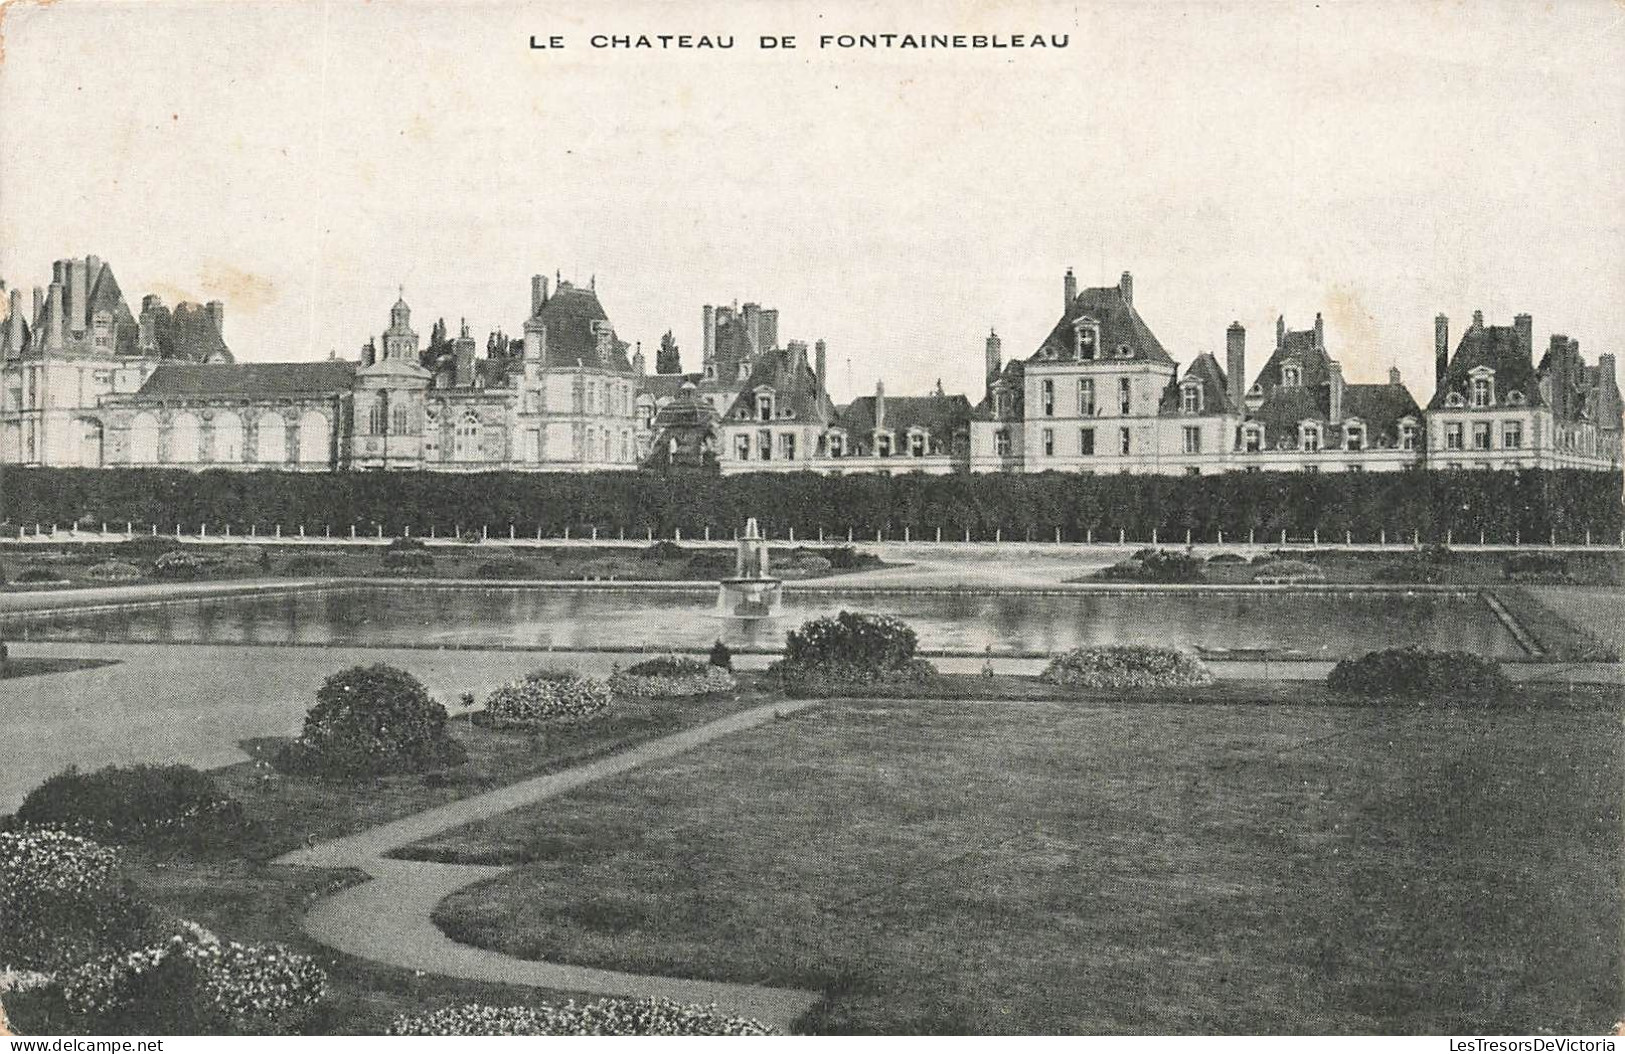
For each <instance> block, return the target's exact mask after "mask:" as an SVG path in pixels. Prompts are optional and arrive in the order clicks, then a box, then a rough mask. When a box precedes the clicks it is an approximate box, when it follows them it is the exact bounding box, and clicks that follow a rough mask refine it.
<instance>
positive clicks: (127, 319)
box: [87, 263, 231, 362]
mask: <svg viewBox="0 0 1625 1054" xmlns="http://www.w3.org/2000/svg"><path fill="white" fill-rule="evenodd" d="M88 312H89V314H88V316H87V317H88V318H90V319H94V318H95V317H96V316H97V315H98V314H101V313H102V312H106V313H107V314H108V315H109V316H110V317H111V318H112V320H113V330H114V333H115V334H117V336H116V337H115V339H114V344H113V353H114V354H115V355H138V354H140V352H141V347H140V344H141V329H140V326H138V325H137V324H136V320H135V316H134V315H133V314H131V313H130V305H129V304H128V303H127V302H126V301H125V299H124V292H123V291H122V290H121V289H119V284H118V279H117V278H115V277H114V276H113V267H112V265H111V264H108V263H103V264H102V266H101V270H100V271H99V272H98V273H97V274H96V275H95V276H94V279H93V284H92V285H91V287H90V299H89V306H88ZM209 328H210V329H213V328H214V327H213V324H212V323H211V324H210V326H209ZM215 336H216V337H217V338H218V337H219V334H218V333H217V334H215ZM160 347H162V345H161V344H160ZM225 347H226V345H225V342H224V341H223V340H222V341H220V349H221V350H222V351H224V353H225V356H226V361H227V362H230V361H231V352H230V351H226V350H225Z"/></svg>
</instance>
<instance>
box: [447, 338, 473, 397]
mask: <svg viewBox="0 0 1625 1054" xmlns="http://www.w3.org/2000/svg"><path fill="white" fill-rule="evenodd" d="M451 361H452V377H451V383H452V386H453V387H455V388H472V387H474V340H473V338H471V337H458V338H457V339H456V340H455V341H453V342H452V345H451Z"/></svg>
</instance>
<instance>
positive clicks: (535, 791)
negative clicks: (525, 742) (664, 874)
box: [275, 701, 819, 1032]
mask: <svg viewBox="0 0 1625 1054" xmlns="http://www.w3.org/2000/svg"><path fill="white" fill-rule="evenodd" d="M811 705H813V704H812V702H810V701H808V702H784V703H775V704H773V705H771V706H759V707H756V708H754V709H751V710H742V711H740V712H739V713H737V714H730V715H728V716H727V717H723V718H719V719H718V720H715V721H712V722H709V723H708V724H704V725H700V726H698V727H696V728H690V729H687V730H685V731H682V732H678V733H675V734H673V735H670V736H666V737H664V738H662V739H656V740H651V741H650V742H647V743H642V744H640V745H638V746H636V747H633V748H632V749H631V750H627V751H624V752H623V753H620V754H615V755H612V756H610V757H607V758H602V759H600V760H598V761H594V762H591V763H589V764H586V765H581V766H578V767H576V768H573V769H566V770H564V771H563V772H555V773H552V774H550V775H547V776H537V777H535V778H534V779H528V780H524V781H522V782H520V783H514V784H511V785H509V786H507V787H500V788H498V789H496V790H493V791H488V792H486V793H485V794H478V795H475V796H473V797H471V798H464V799H462V800H461V801H455V802H451V803H449V804H446V805H442V806H440V807H438V808H434V809H430V810H428V811H427V812H421V813H417V814H416V815H413V816H408V817H405V818H403V819H400V820H396V821H394V822H392V823H386V824H383V825H381V826H378V827H373V828H370V829H368V830H365V831H361V832H359V833H357V834H353V835H350V836H349V837H347V838H340V839H337V840H335V841H331V842H324V843H321V844H319V845H316V846H314V847H312V848H310V849H300V850H297V851H295V852H292V853H288V854H286V855H285V856H281V857H278V858H277V859H276V861H275V863H278V864H287V865H292V866H296V867H334V868H350V867H353V868H359V869H361V870H363V871H365V872H366V873H367V874H369V875H371V876H372V881H370V882H364V883H362V884H361V885H359V886H353V887H351V888H349V889H346V890H342V891H341V892H339V893H336V894H334V895H333V896H331V897H328V898H326V899H324V900H321V901H318V902H317V904H316V905H315V906H314V907H313V908H312V909H311V911H310V913H309V914H307V915H306V916H305V922H304V925H305V931H306V932H307V933H309V934H310V935H311V936H312V937H315V938H316V939H317V940H319V941H321V942H322V943H323V944H326V945H328V946H329V947H332V948H336V949H338V950H339V951H342V952H347V953H349V954H351V955H357V956H360V957H362V958H365V959H373V960H376V961H378V962H382V963H388V964H390V965H392V966H403V967H406V968H407V969H412V970H423V971H425V972H428V973H438V974H445V975H448V976H451V977H463V978H468V979H471V980H479V981H495V982H499V983H502V984H519V985H530V986H532V987H536V988H552V989H558V990H561V991H570V992H592V993H595V994H598V995H610V996H627V997H634V998H643V997H650V996H654V997H663V998H666V999H675V1000H677V1001H679V1002H683V1003H700V1004H705V1003H715V1004H717V1005H718V1006H719V1007H722V1008H723V1009H726V1010H729V1011H731V1012H733V1013H737V1014H741V1015H743V1016H745V1017H750V1018H755V1019H756V1020H757V1021H760V1022H762V1023H763V1024H765V1025H768V1026H770V1027H772V1028H774V1029H777V1030H779V1031H781V1032H783V1031H788V1029H789V1027H790V1025H791V1024H792V1023H793V1022H794V1021H795V1020H796V1019H797V1018H798V1017H800V1016H801V1015H802V1014H804V1013H806V1012H807V1010H809V1009H810V1008H811V1007H812V1006H813V1004H814V1003H816V1002H817V1001H818V999H819V994H818V993H817V992H809V991H803V990H801V989H795V988H765V987H761V986H758V985H747V984H728V983H725V982H720V981H696V980H688V979H683V978H675V977H650V976H644V975H640V974H629V973H620V972H618V971H614V970H598V969H593V968H590V967H585V966H569V965H564V964H561V963H548V962H539V961H535V960H530V959H518V958H515V957H513V956H511V955H504V954H502V953H500V952H494V951H488V950H486V949H484V948H475V947H473V946H471V945H467V944H459V943H458V942H456V941H454V940H452V939H451V938H450V937H447V936H446V935H445V934H444V933H442V932H441V930H440V928H439V927H438V926H436V925H435V924H434V921H433V919H432V918H431V915H432V914H433V912H434V909H435V906H436V905H438V904H439V903H440V901H442V900H443V899H445V898H446V897H447V896H448V895H450V894H451V893H453V892H455V891H456V890H458V889H461V888H463V887H464V886H467V885H471V884H473V883H475V882H479V881H481V880H482V879H487V878H491V877H493V876H495V875H499V874H501V873H502V872H503V871H506V870H508V869H507V868H503V867H477V866H472V865H465V864H435V863H428V862H425V861H417V860H394V859H390V858H389V856H388V854H389V853H391V852H394V851H395V850H397V849H400V848H402V847H404V846H408V845H411V844H412V843H414V842H417V841H421V840H422V839H424V838H428V837H430V836H432V835H435V834H439V833H440V832H442V831H445V830H449V829H451V828H453V827H461V826H463V825H464V824H468V823H472V822H474V821H477V820H483V819H486V818H488V817H491V816H497V815H500V814H502V813H505V812H508V811H510V810H512V809H516V808H519V807H520V806H523V805H529V804H531V803H532V802H538V801H542V800H544V799H547V798H553V797H557V796H558V795H561V794H566V793H568V792H570V791H572V790H574V789H575V788H577V787H580V786H583V785H584V784H587V783H591V782H593V781H595V780H601V779H605V778H607V777H610V776H616V775H619V774H621V773H623V772H627V771H629V770H631V769H634V768H636V767H638V766H639V765H646V764H648V763H649V762H652V761H659V760H661V759H663V758H668V757H672V756H673V755H676V754H680V753H682V752H684V751H687V750H692V749H693V748H694V747H697V746H700V745H701V744H704V743H708V742H710V741H711V740H713V739H717V738H720V737H722V736H726V735H731V734H733V733H735V732H742V731H745V730H747V729H751V728H755V727H757V726H759V725H763V724H766V723H768V722H770V721H772V720H774V718H775V716H776V715H778V714H787V713H792V712H794V711H796V710H800V709H803V708H805V707H807V706H811Z"/></svg>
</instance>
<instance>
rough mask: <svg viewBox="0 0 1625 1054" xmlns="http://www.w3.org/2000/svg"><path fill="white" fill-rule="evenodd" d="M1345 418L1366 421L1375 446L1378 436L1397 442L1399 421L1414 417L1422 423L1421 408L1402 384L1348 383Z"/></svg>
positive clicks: (1344, 389) (1367, 434)
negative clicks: (1356, 418)
mask: <svg viewBox="0 0 1625 1054" xmlns="http://www.w3.org/2000/svg"><path fill="white" fill-rule="evenodd" d="M1343 417H1344V419H1345V420H1346V419H1348V418H1350V417H1358V418H1359V419H1360V420H1361V421H1363V422H1365V432H1366V442H1367V443H1369V444H1372V445H1375V444H1376V442H1377V440H1378V438H1379V437H1387V438H1388V439H1389V440H1391V441H1393V442H1398V441H1399V422H1400V421H1402V420H1404V419H1405V418H1407V417H1412V418H1415V419H1416V421H1417V423H1418V424H1420V423H1421V421H1422V408H1421V407H1420V406H1417V405H1416V400H1415V399H1414V398H1412V397H1411V393H1410V389H1408V388H1406V387H1405V386H1404V385H1403V384H1345V385H1343ZM1339 424H1341V422H1339Z"/></svg>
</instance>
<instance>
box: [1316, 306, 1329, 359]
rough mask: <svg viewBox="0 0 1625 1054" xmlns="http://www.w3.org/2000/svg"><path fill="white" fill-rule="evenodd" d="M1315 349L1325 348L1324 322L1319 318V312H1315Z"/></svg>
mask: <svg viewBox="0 0 1625 1054" xmlns="http://www.w3.org/2000/svg"><path fill="white" fill-rule="evenodd" d="M1315 350H1316V351H1325V350H1326V323H1324V322H1322V321H1321V320H1320V312H1319V311H1316V312H1315Z"/></svg>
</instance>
